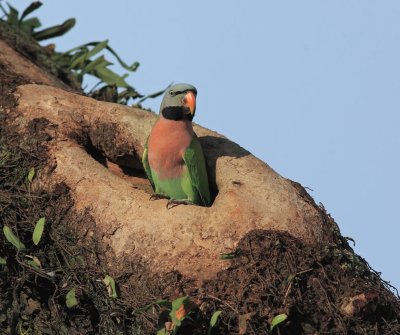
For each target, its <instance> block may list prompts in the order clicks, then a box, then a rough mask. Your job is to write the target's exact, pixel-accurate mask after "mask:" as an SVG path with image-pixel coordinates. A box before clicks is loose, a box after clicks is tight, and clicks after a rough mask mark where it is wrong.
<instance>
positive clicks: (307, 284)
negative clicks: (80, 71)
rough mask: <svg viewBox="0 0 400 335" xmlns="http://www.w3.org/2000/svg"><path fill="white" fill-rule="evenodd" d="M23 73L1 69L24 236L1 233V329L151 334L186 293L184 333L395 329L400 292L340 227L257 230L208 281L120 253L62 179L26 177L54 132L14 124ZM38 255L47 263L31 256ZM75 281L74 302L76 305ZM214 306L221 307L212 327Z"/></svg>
mask: <svg viewBox="0 0 400 335" xmlns="http://www.w3.org/2000/svg"><path fill="white" fill-rule="evenodd" d="M21 84H25V80H24V79H23V78H20V77H18V76H15V75H14V74H11V73H8V72H7V71H5V70H4V69H2V68H0V85H1V86H0V88H1V94H0V225H1V227H3V226H4V225H7V226H9V227H10V228H11V229H13V231H14V232H15V233H16V234H17V236H18V238H19V239H20V240H21V241H22V242H23V243H24V244H25V246H26V248H25V250H23V251H19V252H18V251H17V250H16V249H15V248H14V247H13V245H12V244H11V243H9V242H8V241H7V240H6V239H5V237H4V234H2V233H1V232H0V257H2V258H4V259H6V264H5V265H0V334H155V333H156V332H157V328H158V326H157V325H160V326H161V327H162V326H164V325H165V323H164V322H165V321H166V320H167V319H168V313H165V307H162V304H161V303H158V304H157V303H154V302H157V301H160V300H161V299H165V300H168V301H172V300H173V299H175V298H177V297H181V296H184V295H188V296H189V297H190V298H191V300H192V302H193V304H192V306H191V311H190V314H189V316H190V318H191V320H189V319H186V320H185V321H184V322H183V324H182V326H181V327H180V328H179V330H178V332H177V334H310V335H311V334H387V335H390V334H400V322H399V319H400V301H399V297H398V295H397V294H394V293H393V292H392V291H391V289H392V290H394V289H393V288H391V287H390V285H388V284H387V283H385V282H384V281H382V280H381V279H380V277H379V275H378V274H377V273H376V272H374V271H373V270H372V269H371V268H370V267H369V266H368V264H367V263H366V262H365V261H364V260H363V259H362V258H360V257H359V256H357V255H356V254H355V253H354V252H353V250H352V249H351V248H350V246H349V245H348V243H347V241H346V240H345V239H344V238H342V237H340V236H338V238H337V240H336V241H332V242H331V243H327V242H326V243H321V244H315V245H309V244H304V243H303V242H302V241H300V240H299V239H297V238H295V237H293V236H291V235H289V234H288V233H283V232H277V231H267V230H255V231H251V232H249V233H248V234H246V236H244V237H243V238H242V239H241V241H240V242H239V244H238V246H237V249H236V250H234V251H233V252H232V254H229V255H228V254H227V255H222V258H225V259H216V260H215V262H227V264H228V265H229V266H228V268H227V269H226V270H223V271H220V272H219V273H218V274H217V276H216V278H215V279H213V280H209V281H205V282H197V281H194V280H192V279H188V278H186V277H185V276H183V275H182V274H181V273H179V272H176V271H172V272H168V273H160V272H158V271H157V269H156V268H152V269H149V268H148V266H147V265H146V263H145V262H144V261H143V260H142V259H139V258H137V259H132V258H129V259H124V258H121V257H119V258H116V257H114V256H113V253H112V250H111V249H109V248H106V247H105V245H106V244H104V243H101V242H102V239H103V238H104V236H102V235H99V234H96V229H95V227H96V222H95V221H94V220H93V218H92V217H91V215H90V214H89V213H85V212H83V213H77V212H75V210H74V202H73V199H72V197H71V195H70V190H69V189H68V187H67V186H66V185H65V184H62V183H60V184H58V185H55V186H54V188H53V190H52V191H51V192H50V191H46V190H44V189H41V188H40V187H33V185H34V184H31V183H29V182H28V181H27V174H28V171H29V169H30V168H32V167H35V170H36V171H37V173H40V169H41V167H42V166H44V165H46V166H48V165H49V164H48V160H49V156H48V154H47V144H48V142H49V141H50V140H51V138H52V134H51V132H49V131H48V129H49V126H51V124H49V121H48V120H47V119H35V120H34V121H33V122H32V123H31V124H30V125H29V126H28V127H27V133H26V134H20V133H17V132H15V131H14V130H13V129H12V128H11V127H10V126H9V123H8V122H7V119H6V113H5V111H6V110H8V109H10V108H13V107H14V106H15V100H14V96H13V95H12V94H11V93H12V91H13V90H14V89H15V87H16V86H17V85H21ZM50 128H51V127H50ZM35 178H36V176H35ZM294 186H295V187H296V185H294ZM306 196H307V194H305V195H304V197H306ZM322 210H323V208H321V211H322ZM40 217H45V218H46V226H45V231H44V235H43V237H42V239H41V241H40V243H39V245H37V246H36V245H34V244H33V242H32V232H33V229H34V226H35V223H36V221H37V220H38V218H40ZM326 218H327V220H331V221H332V222H331V224H332V225H333V226H335V225H336V224H335V223H334V222H333V219H332V218H331V217H330V216H329V215H327V214H326ZM81 227H86V230H83V229H81ZM93 232H94V233H93ZM34 259H37V260H39V261H40V266H38V267H34V266H33V265H32V262H29V261H33V260H34ZM36 264H37V263H36ZM107 274H108V275H110V276H112V277H113V278H114V279H115V282H116V284H117V292H118V298H117V299H112V298H110V297H109V295H108V293H107V289H106V287H105V285H104V283H103V281H102V280H103V278H104V276H105V275H107ZM72 288H75V289H76V295H77V298H78V302H79V303H78V306H76V307H74V308H71V309H69V308H67V307H66V303H65V299H66V294H67V292H69V290H70V289H72ZM394 291H395V290H394ZM395 292H396V291H395ZM151 303H154V304H153V305H151V306H150V307H148V308H143V307H145V306H148V305H149V304H151ZM217 310H220V311H222V314H221V315H220V317H219V320H218V322H217V323H216V326H215V327H213V328H212V329H210V328H209V323H210V319H211V316H212V314H213V313H214V312H215V311H217ZM282 313H285V314H286V315H287V316H288V318H287V320H286V321H284V322H282V323H281V324H279V325H278V326H277V327H276V328H275V329H274V330H273V331H272V332H271V331H270V325H271V322H272V319H273V318H274V317H275V316H277V315H278V314H282Z"/></svg>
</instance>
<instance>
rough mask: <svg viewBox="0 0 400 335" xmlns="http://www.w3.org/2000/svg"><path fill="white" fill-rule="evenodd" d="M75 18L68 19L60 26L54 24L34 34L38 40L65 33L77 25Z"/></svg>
mask: <svg viewBox="0 0 400 335" xmlns="http://www.w3.org/2000/svg"><path fill="white" fill-rule="evenodd" d="M75 23H76V20H75V19H68V20H66V21H64V22H63V23H62V24H60V25H58V26H52V27H49V28H46V29H43V30H40V31H38V32H35V33H34V34H32V36H33V38H34V39H35V40H37V41H43V40H46V39H49V38H53V37H57V36H61V35H64V34H65V33H67V32H68V31H69V30H71V29H72V28H73V27H74V26H75Z"/></svg>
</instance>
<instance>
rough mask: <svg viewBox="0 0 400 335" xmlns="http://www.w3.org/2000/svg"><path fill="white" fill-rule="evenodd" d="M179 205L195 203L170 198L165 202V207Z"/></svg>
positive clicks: (169, 207)
mask: <svg viewBox="0 0 400 335" xmlns="http://www.w3.org/2000/svg"><path fill="white" fill-rule="evenodd" d="M179 205H196V204H195V203H194V202H193V201H190V200H177V199H170V200H168V202H167V209H171V208H174V207H176V206H179Z"/></svg>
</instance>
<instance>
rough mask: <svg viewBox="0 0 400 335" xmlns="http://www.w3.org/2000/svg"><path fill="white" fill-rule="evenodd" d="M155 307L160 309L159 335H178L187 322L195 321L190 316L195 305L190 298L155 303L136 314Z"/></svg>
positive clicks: (136, 311)
mask: <svg viewBox="0 0 400 335" xmlns="http://www.w3.org/2000/svg"><path fill="white" fill-rule="evenodd" d="M154 306H158V307H159V308H160V314H159V317H158V327H157V335H168V334H177V332H178V331H179V328H180V327H181V326H182V325H183V323H184V322H185V321H193V320H192V319H191V317H190V316H189V314H190V313H191V311H192V309H193V306H194V304H193V303H192V301H191V300H190V298H189V297H188V296H184V297H180V298H177V299H175V300H173V301H172V302H169V301H168V300H158V301H154V302H152V303H150V304H148V305H146V306H145V307H142V308H140V309H137V310H135V311H134V313H142V312H144V311H146V310H148V309H150V308H152V307H154ZM216 321H217V320H215V322H216ZM214 325H215V324H214Z"/></svg>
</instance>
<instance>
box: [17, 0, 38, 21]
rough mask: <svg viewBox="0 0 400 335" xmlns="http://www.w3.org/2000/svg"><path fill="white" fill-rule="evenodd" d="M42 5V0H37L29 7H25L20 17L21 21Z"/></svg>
mask: <svg viewBox="0 0 400 335" xmlns="http://www.w3.org/2000/svg"><path fill="white" fill-rule="evenodd" d="M40 6H42V3H41V2H40V1H35V2H32V3H31V4H30V5H29V6H28V7H26V8H25V10H24V11H23V12H22V15H21V17H20V19H19V22H22V20H23V19H24V18H25V16H27V15H29V14H30V13H32V12H33V11H35V10H36V9H38V8H39V7H40Z"/></svg>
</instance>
